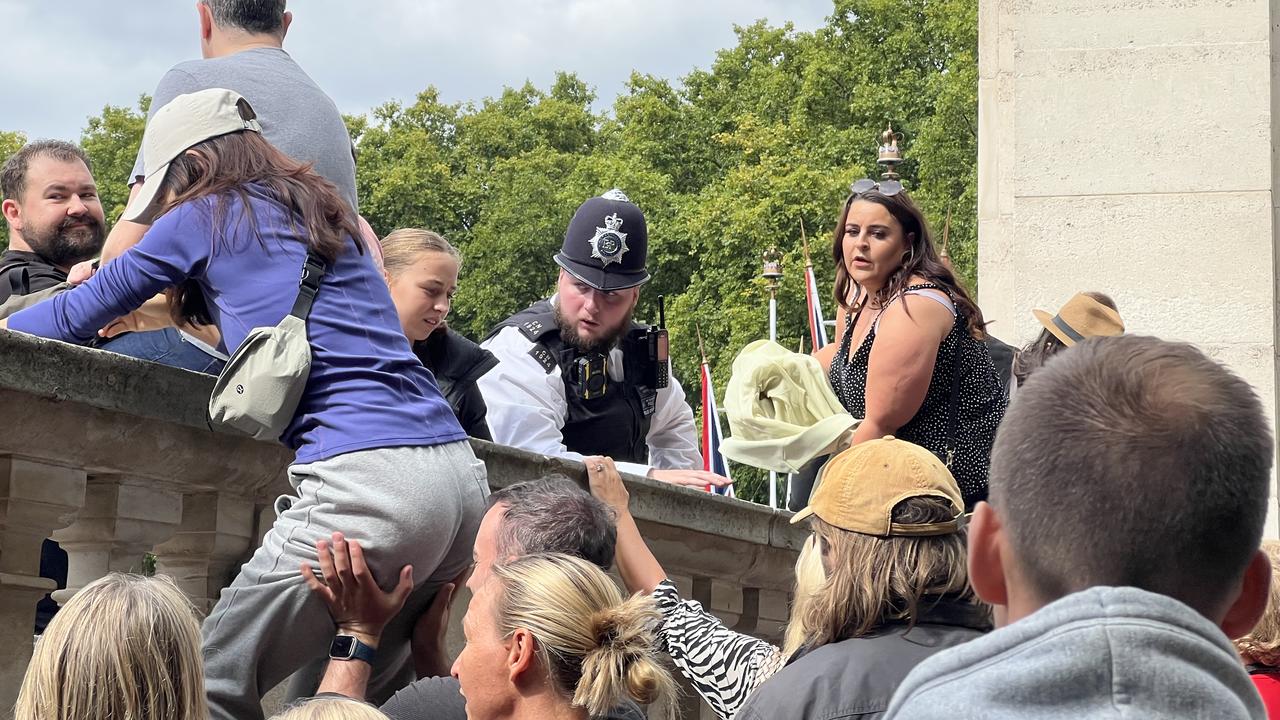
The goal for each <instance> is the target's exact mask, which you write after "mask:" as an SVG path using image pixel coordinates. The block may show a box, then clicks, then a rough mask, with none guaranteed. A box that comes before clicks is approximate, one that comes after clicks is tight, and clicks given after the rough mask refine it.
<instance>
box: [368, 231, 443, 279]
mask: <svg viewBox="0 0 1280 720" xmlns="http://www.w3.org/2000/svg"><path fill="white" fill-rule="evenodd" d="M380 244H381V245H382V266H383V267H384V268H386V270H387V274H388V275H390V276H391V277H395V276H397V275H399V274H400V273H402V272H404V271H405V270H406V269H407V268H408V267H409V266H410V265H412V264H413V261H414V260H416V259H417V258H418V256H419V255H421V254H422V253H424V252H441V253H444V254H446V255H448V256H450V257H452V258H453V259H454V260H457V261H458V263H459V264H461V263H462V253H460V252H458V249H457V248H455V247H454V246H453V245H450V244H449V241H448V240H445V239H444V236H443V235H440V234H439V233H434V232H431V231H430V230H421V229H419V228H400V229H399V230H395V231H392V233H391V234H390V235H388V236H386V237H384V238H382V242H381V243H380Z"/></svg>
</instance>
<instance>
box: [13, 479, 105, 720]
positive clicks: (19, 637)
mask: <svg viewBox="0 0 1280 720" xmlns="http://www.w3.org/2000/svg"><path fill="white" fill-rule="evenodd" d="M84 495H85V473H84V471H83V470H75V469H72V468H65V467H59V466H56V465H46V464H44V463H41V462H37V461H33V460H22V459H19V458H13V457H0V645H2V646H3V647H4V648H5V651H4V652H2V653H0V708H11V707H13V703H14V701H16V700H17V698H18V688H19V687H21V685H22V677H23V675H24V673H25V672H26V667H27V663H28V662H30V660H31V649H32V646H33V642H32V635H33V633H34V631H35V617H36V602H38V601H39V600H40V598H41V597H43V596H44V594H45V593H47V592H49V591H50V590H52V589H53V588H54V582H53V581H52V580H47V579H44V578H41V577H40V545H41V543H43V542H44V540H45V538H47V537H49V535H50V534H51V533H52V532H53V531H54V530H56V529H59V528H62V527H64V526H66V525H67V524H68V523H70V522H71V520H72V519H73V518H74V517H75V513H76V511H77V510H79V509H80V506H81V505H82V504H83V503H84Z"/></svg>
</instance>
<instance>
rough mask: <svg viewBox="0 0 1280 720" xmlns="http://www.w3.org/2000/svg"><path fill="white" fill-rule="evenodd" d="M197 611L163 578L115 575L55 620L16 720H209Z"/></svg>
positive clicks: (39, 647)
mask: <svg viewBox="0 0 1280 720" xmlns="http://www.w3.org/2000/svg"><path fill="white" fill-rule="evenodd" d="M208 717H209V710H208V705H207V704H206V700H205V696H204V663H203V661H202V660H201V655H200V625H199V623H197V621H196V614H195V609H194V608H193V607H192V606H191V602H190V601H189V600H187V597H186V596H185V595H183V594H182V591H181V590H179V589H178V588H177V586H176V585H174V584H173V581H171V580H169V579H168V578H164V577H155V578H148V577H143V576H142V575H128V574H124V573H112V574H110V575H107V576H105V577H102V578H98V579H97V580H95V581H93V582H91V583H89V584H88V585H86V586H85V588H84V589H83V590H81V591H80V592H78V593H76V595H75V597H73V598H71V600H69V601H68V602H67V604H66V605H65V606H63V608H62V609H61V610H60V611H59V612H58V614H57V615H55V616H54V618H53V621H52V622H50V623H49V627H48V628H47V629H46V630H45V633H44V635H43V636H41V638H40V641H39V642H37V643H36V647H35V652H34V653H33V654H32V657H31V664H30V665H29V666H28V667H27V674H26V677H24V678H23V680H22V689H21V690H20V691H19V692H18V702H17V705H16V706H15V707H14V718H15V719H16V720H85V719H86V718H121V719H122V720H124V719H125V718H139V719H141V718H146V720H206V718H208Z"/></svg>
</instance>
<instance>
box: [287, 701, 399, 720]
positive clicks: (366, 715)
mask: <svg viewBox="0 0 1280 720" xmlns="http://www.w3.org/2000/svg"><path fill="white" fill-rule="evenodd" d="M271 720H388V718H387V716H386V714H385V713H383V712H382V711H381V710H379V709H378V708H376V707H374V706H372V705H370V704H369V703H367V702H361V701H359V700H353V699H351V698H345V697H318V698H309V699H307V700H303V701H301V702H298V703H294V704H293V705H290V706H289V707H287V708H285V709H284V710H282V711H281V712H279V713H277V714H275V715H272V716H271Z"/></svg>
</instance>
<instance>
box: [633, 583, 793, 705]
mask: <svg viewBox="0 0 1280 720" xmlns="http://www.w3.org/2000/svg"><path fill="white" fill-rule="evenodd" d="M653 599H654V601H655V602H656V603H657V605H658V609H659V610H661V611H662V627H661V628H660V629H659V632H658V635H659V638H660V641H661V642H662V643H663V644H664V645H665V649H666V651H667V654H668V655H670V656H671V660H672V661H673V662H674V663H675V665H676V667H677V668H678V669H679V670H680V673H681V674H682V675H684V676H685V678H687V679H688V680H689V682H690V683H692V684H693V687H694V689H696V690H697V691H698V694H699V695H701V696H702V699H703V700H706V701H707V704H708V705H710V706H711V709H712V710H714V711H715V713H716V715H719V716H720V717H721V718H724V720H732V718H733V716H734V715H736V714H737V712H738V710H740V709H741V708H742V705H743V703H745V702H746V700H747V698H748V697H749V696H750V695H751V693H752V691H754V690H755V689H756V688H757V687H758V686H759V685H760V683H762V682H764V681H765V680H768V679H769V678H770V677H773V675H774V673H776V672H778V671H779V670H781V669H782V666H783V665H784V664H785V662H786V658H784V657H783V655H782V650H781V649H779V648H777V647H774V646H773V645H770V644H769V643H767V642H765V641H763V640H760V639H758V638H754V637H751V636H750V635H744V634H742V633H737V632H734V631H732V630H730V629H729V628H727V627H725V626H724V623H722V622H720V620H719V618H717V617H716V616H714V615H712V614H711V613H709V612H707V611H706V610H705V609H704V608H703V607H702V605H701V604H699V603H698V602H696V601H693V600H684V599H682V598H681V597H680V593H679V592H678V591H677V590H676V586H675V585H673V584H672V583H671V581H670V580H663V581H662V582H661V583H659V584H658V586H657V587H655V588H654V589H653Z"/></svg>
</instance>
